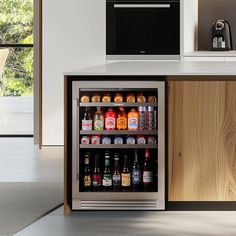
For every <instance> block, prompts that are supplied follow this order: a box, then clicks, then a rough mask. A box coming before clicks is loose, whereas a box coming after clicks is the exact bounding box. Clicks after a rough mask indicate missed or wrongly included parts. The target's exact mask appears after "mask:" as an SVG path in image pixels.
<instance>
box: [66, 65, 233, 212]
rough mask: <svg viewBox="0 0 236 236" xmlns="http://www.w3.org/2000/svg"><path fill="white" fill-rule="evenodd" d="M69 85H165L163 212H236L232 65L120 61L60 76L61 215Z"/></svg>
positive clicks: (68, 186) (68, 192)
mask: <svg viewBox="0 0 236 236" xmlns="http://www.w3.org/2000/svg"><path fill="white" fill-rule="evenodd" d="M72 81H93V82H94V87H96V83H100V82H101V81H140V82H141V81H164V82H165V84H166V86H165V87H166V99H165V108H166V118H165V120H166V122H165V123H166V126H165V134H166V143H165V146H166V152H165V160H166V194H165V196H166V209H172V210H174V209H179V210H183V209H196V210H197V209H210V210H219V209H224V210H231V209H234V210H235V209H236V174H235V173H236V125H235V124H236V63H235V62H174V61H170V62H119V63H110V64H106V65H101V66H97V67H92V68H87V69H83V70H80V71H74V72H68V73H65V212H66V213H68V212H69V210H70V209H71V197H72V193H71V171H72V166H71V161H70V155H71V150H70V149H71V148H70V147H71V146H70V145H71V133H70V130H71V127H70V123H71V122H70V120H71V115H70V114H71V112H72V111H71V107H70V103H71V92H72V90H73V85H72Z"/></svg>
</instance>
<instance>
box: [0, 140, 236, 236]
mask: <svg viewBox="0 0 236 236" xmlns="http://www.w3.org/2000/svg"><path fill="white" fill-rule="evenodd" d="M0 161H1V165H0V181H10V182H14V181H19V182H25V181H26V182H28V181H30V182H37V181H48V182H53V181H62V180H63V148H62V147H45V148H43V149H42V150H41V151H39V150H38V149H37V147H35V146H34V145H33V140H32V139H3V138H0ZM0 235H1V234H0ZM16 235H17V236H42V235H45V236H47V235H50V236H51V235H52V236H54V235H57V236H74V235H78V236H93V235H95V236H118V235H119V236H120V235H127V236H128V235H129V236H133V235H146V236H159V235H161V236H190V235H193V236H213V235H214V236H215V235H217V236H236V212H165V211H162V212H157V211H154V212H151V211H87V212H86V211H84V212H74V213H72V214H71V215H69V216H64V215H63V208H59V209H57V210H56V211H54V212H52V213H51V214H49V215H47V216H45V217H43V218H41V219H40V220H38V221H36V222H35V223H33V224H31V225H30V226H28V227H27V228H25V229H23V230H22V231H20V232H18V233H17V234H16Z"/></svg>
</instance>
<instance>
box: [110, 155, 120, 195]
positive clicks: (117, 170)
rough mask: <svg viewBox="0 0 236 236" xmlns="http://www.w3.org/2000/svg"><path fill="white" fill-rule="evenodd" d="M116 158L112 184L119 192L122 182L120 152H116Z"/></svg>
mask: <svg viewBox="0 0 236 236" xmlns="http://www.w3.org/2000/svg"><path fill="white" fill-rule="evenodd" d="M114 160H115V168H114V171H113V175H112V184H113V190H114V191H115V192H117V191H120V183H121V174H120V166H119V161H120V158H119V154H118V153H115V155H114Z"/></svg>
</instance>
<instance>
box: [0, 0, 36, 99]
mask: <svg viewBox="0 0 236 236" xmlns="http://www.w3.org/2000/svg"><path fill="white" fill-rule="evenodd" d="M0 41H1V43H4V44H7V43H11V44H15V43H18V44H32V43H33V0H0ZM32 93H33V48H9V56H8V59H7V62H6V65H5V70H4V74H3V75H2V78H0V95H1V96H32Z"/></svg>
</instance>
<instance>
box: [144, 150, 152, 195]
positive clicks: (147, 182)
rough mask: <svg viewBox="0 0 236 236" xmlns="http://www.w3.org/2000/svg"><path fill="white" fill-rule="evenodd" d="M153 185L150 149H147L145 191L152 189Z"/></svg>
mask: <svg viewBox="0 0 236 236" xmlns="http://www.w3.org/2000/svg"><path fill="white" fill-rule="evenodd" d="M152 185H153V173H152V166H151V160H150V153H149V149H148V148H147V149H146V151H145V160H144V165H143V188H144V191H151V189H152Z"/></svg>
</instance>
